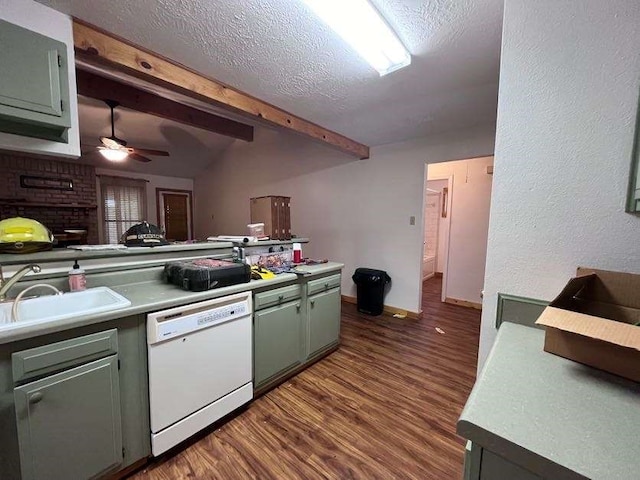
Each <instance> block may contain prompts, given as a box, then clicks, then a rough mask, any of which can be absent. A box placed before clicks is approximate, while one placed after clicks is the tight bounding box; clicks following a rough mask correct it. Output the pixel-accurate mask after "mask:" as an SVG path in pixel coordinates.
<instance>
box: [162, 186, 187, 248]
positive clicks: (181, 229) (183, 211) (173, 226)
mask: <svg viewBox="0 0 640 480" xmlns="http://www.w3.org/2000/svg"><path fill="white" fill-rule="evenodd" d="M156 204H157V209H158V226H159V227H160V229H161V230H162V231H163V232H164V234H165V237H166V239H167V240H169V241H173V242H184V241H186V240H191V239H193V192H191V191H190V190H173V189H163V188H156Z"/></svg>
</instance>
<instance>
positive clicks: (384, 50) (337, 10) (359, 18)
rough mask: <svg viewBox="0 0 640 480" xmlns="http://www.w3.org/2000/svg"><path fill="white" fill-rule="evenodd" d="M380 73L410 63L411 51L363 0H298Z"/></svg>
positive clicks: (389, 71) (391, 70)
mask: <svg viewBox="0 0 640 480" xmlns="http://www.w3.org/2000/svg"><path fill="white" fill-rule="evenodd" d="M302 1H303V2H304V3H305V4H307V5H308V6H309V7H310V8H311V9H312V10H313V11H314V13H315V14H316V15H318V16H319V17H320V18H321V19H322V20H324V21H325V22H326V23H327V24H328V25H329V26H330V27H331V28H332V29H333V30H334V31H335V32H336V33H337V34H338V35H340V36H341V37H342V38H343V40H345V41H346V42H347V43H348V44H349V45H351V47H353V49H354V50H355V51H356V52H358V54H359V55H360V56H361V57H362V58H364V59H365V60H366V61H367V62H369V64H370V65H371V66H372V67H373V68H375V69H376V70H377V71H378V73H380V76H382V75H386V74H387V73H391V72H394V71H396V70H398V69H400V68H402V67H406V66H407V65H410V64H411V55H409V52H408V51H407V49H406V48H404V45H402V43H401V42H400V40H399V39H398V37H397V36H396V34H395V33H394V32H393V30H391V28H390V27H389V25H387V23H386V22H385V20H384V19H383V18H382V17H381V16H380V14H379V13H378V11H377V10H376V9H375V8H374V7H373V5H371V3H369V2H368V1H367V0H302Z"/></svg>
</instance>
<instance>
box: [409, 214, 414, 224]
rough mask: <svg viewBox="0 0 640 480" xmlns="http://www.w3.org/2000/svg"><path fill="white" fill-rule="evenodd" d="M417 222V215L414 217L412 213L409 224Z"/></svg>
mask: <svg viewBox="0 0 640 480" xmlns="http://www.w3.org/2000/svg"><path fill="white" fill-rule="evenodd" d="M415 224H416V217H414V216H413V215H411V216H410V217H409V225H415Z"/></svg>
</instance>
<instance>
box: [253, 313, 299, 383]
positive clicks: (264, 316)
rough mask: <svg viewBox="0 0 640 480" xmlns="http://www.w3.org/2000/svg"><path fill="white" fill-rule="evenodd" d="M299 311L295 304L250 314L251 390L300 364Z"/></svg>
mask: <svg viewBox="0 0 640 480" xmlns="http://www.w3.org/2000/svg"><path fill="white" fill-rule="evenodd" d="M300 309H301V303H300V302H299V301H298V302H291V303H287V304H284V305H282V306H280V307H274V308H269V309H267V310H262V311H259V312H256V313H255V314H254V327H253V336H254V340H253V349H254V355H253V365H254V367H253V376H254V383H255V385H254V387H256V388H257V387H259V386H260V385H261V384H263V383H264V382H265V381H266V380H270V379H273V378H275V377H276V376H278V374H280V373H284V372H286V371H287V370H290V369H291V368H293V367H295V366H297V365H299V364H300V362H301V361H302V356H303V346H304V338H303V333H302V332H303V330H302V313H301V311H300Z"/></svg>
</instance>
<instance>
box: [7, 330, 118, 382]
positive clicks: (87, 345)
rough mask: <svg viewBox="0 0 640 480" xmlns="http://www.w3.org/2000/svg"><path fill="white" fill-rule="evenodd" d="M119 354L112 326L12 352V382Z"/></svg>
mask: <svg viewBox="0 0 640 480" xmlns="http://www.w3.org/2000/svg"><path fill="white" fill-rule="evenodd" d="M115 353H118V331H117V330H116V329H115V328H114V329H111V330H105V331H104V332H98V333H92V334H91V335H85V336H82V337H78V338H71V339H69V340H64V341H62V342H56V343H51V344H49V345H43V346H42V347H36V348H31V349H29V350H22V351H21V352H15V353H13V354H12V355H11V364H12V369H13V380H14V382H21V381H24V380H28V379H30V378H34V377H39V376H41V375H44V374H50V373H53V372H57V371H60V370H64V369H67V368H72V367H75V366H77V365H81V364H83V363H87V362H90V361H93V360H97V359H99V358H103V357H106V356H108V355H113V354H115Z"/></svg>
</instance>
